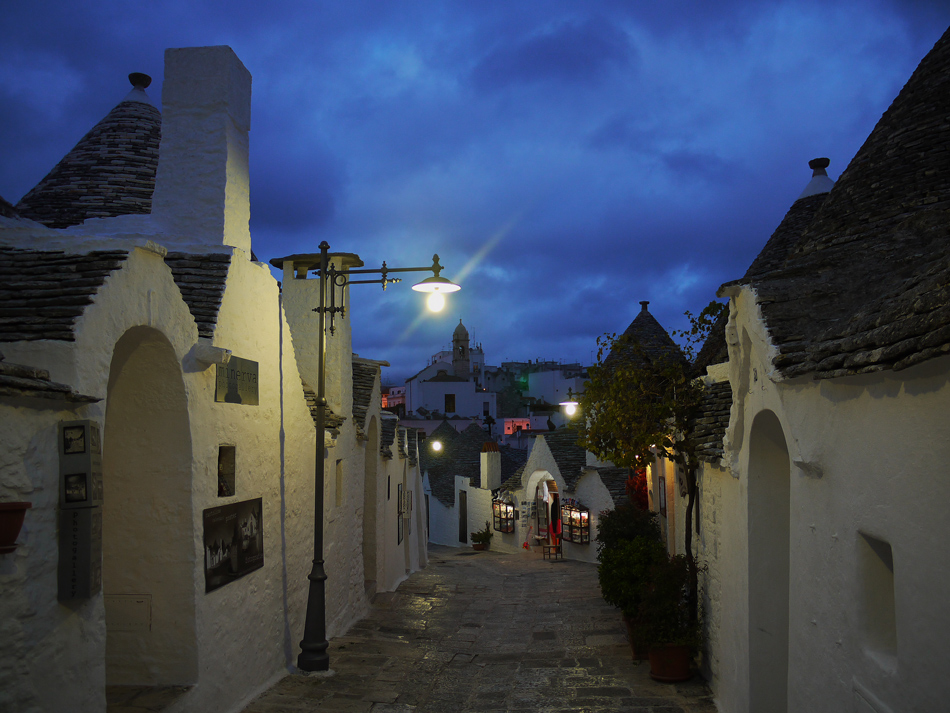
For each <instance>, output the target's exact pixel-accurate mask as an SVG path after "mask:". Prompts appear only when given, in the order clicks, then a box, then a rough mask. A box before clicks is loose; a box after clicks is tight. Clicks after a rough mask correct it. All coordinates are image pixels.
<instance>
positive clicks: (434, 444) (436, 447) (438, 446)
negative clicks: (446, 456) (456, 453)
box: [432, 441, 442, 453]
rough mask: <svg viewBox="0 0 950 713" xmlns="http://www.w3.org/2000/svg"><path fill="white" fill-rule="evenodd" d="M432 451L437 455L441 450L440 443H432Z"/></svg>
mask: <svg viewBox="0 0 950 713" xmlns="http://www.w3.org/2000/svg"><path fill="white" fill-rule="evenodd" d="M432 450H434V451H436V452H437V453H438V452H439V451H441V450H442V441H432Z"/></svg>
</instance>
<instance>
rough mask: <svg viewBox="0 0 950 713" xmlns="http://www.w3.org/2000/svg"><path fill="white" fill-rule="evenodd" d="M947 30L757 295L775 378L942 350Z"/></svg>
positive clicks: (949, 182)
mask: <svg viewBox="0 0 950 713" xmlns="http://www.w3.org/2000/svg"><path fill="white" fill-rule="evenodd" d="M948 116H950V30H948V31H947V32H946V33H944V35H943V37H941V38H940V40H938V42H937V44H936V45H935V46H934V48H933V50H931V52H930V53H929V54H928V55H927V56H926V57H925V58H924V59H923V61H922V62H921V63H920V65H919V66H918V68H917V70H916V71H915V72H914V74H913V76H911V78H910V80H909V81H908V82H907V84H906V85H905V86H904V88H903V90H902V91H901V92H900V94H899V95H898V96H897V98H896V99H895V100H894V102H893V104H891V106H890V108H889V109H888V110H887V111H886V112H885V113H884V115H883V116H882V117H881V120H880V121H879V122H878V124H877V126H876V127H875V128H874V130H873V131H872V132H871V134H870V136H869V137H868V139H867V141H866V142H865V143H864V145H863V146H862V147H861V149H860V150H859V151H858V153H857V155H856V156H855V157H854V159H853V160H852V161H851V163H850V164H849V166H848V168H847V169H846V170H845V171H844V173H842V174H841V176H840V177H839V179H838V182H837V183H836V184H835V186H834V188H832V190H831V192H830V193H829V194H828V196H827V198H826V200H825V202H824V203H823V204H822V205H821V207H820V208H819V210H818V211H817V213H816V214H815V217H814V220H812V222H811V223H810V224H809V225H808V227H807V228H806V229H804V231H803V232H802V233H801V235H800V237H799V238H798V240H797V241H796V242H795V243H794V246H792V247H791V248H790V249H789V250H788V252H787V255H786V257H785V259H784V261H782V262H781V264H780V265H779V266H778V267H775V268H774V269H771V270H770V271H768V272H765V273H762V274H758V275H753V276H752V277H750V278H749V279H747V280H742V281H741V282H744V283H749V284H751V285H752V286H753V287H754V288H755V290H756V294H757V299H758V301H759V303H760V305H761V309H762V313H763V316H764V317H765V322H766V325H767V327H768V330H769V333H770V336H771V339H772V341H773V343H774V344H775V345H776V347H777V348H778V352H779V353H778V355H777V356H776V357H775V359H774V362H773V363H774V366H775V367H776V368H777V370H778V371H779V373H780V374H781V376H783V377H784V378H792V377H797V376H804V375H810V376H812V377H814V378H832V377H839V376H845V375H848V374H861V373H865V372H873V371H880V370H883V369H893V370H900V369H903V368H906V367H908V366H912V365H914V364H918V363H920V362H922V361H925V360H927V359H930V358H933V357H936V356H940V355H943V354H947V353H950V171H948V170H947V166H950V121H948V120H947V117H948Z"/></svg>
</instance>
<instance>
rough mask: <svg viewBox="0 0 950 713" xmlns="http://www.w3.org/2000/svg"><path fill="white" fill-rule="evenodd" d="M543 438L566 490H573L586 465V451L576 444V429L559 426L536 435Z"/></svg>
mask: <svg viewBox="0 0 950 713" xmlns="http://www.w3.org/2000/svg"><path fill="white" fill-rule="evenodd" d="M538 438H539V439H543V440H544V442H545V443H546V444H547V446H548V448H549V449H550V450H551V455H552V456H553V457H554V462H555V463H557V468H558V470H559V471H560V473H561V477H562V478H564V486H565V487H566V488H567V490H569V491H571V492H574V488H576V487H577V481H578V479H579V478H580V477H581V475H582V474H583V470H584V468H586V467H587V451H585V450H584V448H583V446H579V445H577V440H578V438H579V436H578V433H577V431H575V430H574V429H572V428H559V429H558V430H556V431H549V432H548V433H544V434H541V435H540V436H538Z"/></svg>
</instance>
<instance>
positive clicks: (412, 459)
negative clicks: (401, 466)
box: [406, 428, 422, 468]
mask: <svg viewBox="0 0 950 713" xmlns="http://www.w3.org/2000/svg"><path fill="white" fill-rule="evenodd" d="M420 432H422V429H420V428H407V429H406V436H407V438H408V439H409V465H410V466H411V467H413V468H415V467H416V466H417V465H419V433H420Z"/></svg>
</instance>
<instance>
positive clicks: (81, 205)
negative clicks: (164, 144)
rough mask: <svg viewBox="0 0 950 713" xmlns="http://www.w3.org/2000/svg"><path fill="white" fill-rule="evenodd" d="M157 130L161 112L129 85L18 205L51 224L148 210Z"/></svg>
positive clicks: (155, 164) (159, 133)
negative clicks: (110, 109) (125, 91)
mask: <svg viewBox="0 0 950 713" xmlns="http://www.w3.org/2000/svg"><path fill="white" fill-rule="evenodd" d="M146 86H147V84H146ZM161 136H162V116H161V113H160V112H159V111H158V109H156V108H155V107H154V106H153V105H152V104H151V103H150V102H149V100H148V98H147V97H146V96H145V92H144V91H143V89H141V88H138V89H133V90H132V92H130V94H129V96H127V97H126V98H125V99H123V100H122V101H121V102H119V104H118V106H116V107H115V108H114V109H113V110H112V111H110V112H109V113H108V114H107V115H106V117H105V118H104V119H103V120H102V121H100V122H99V123H98V124H96V125H95V126H94V127H93V128H92V130H91V131H90V132H89V133H88V134H86V135H85V136H84V137H82V139H80V140H79V143H77V144H76V145H75V146H74V147H73V149H72V150H71V151H70V152H69V153H68V154H66V156H65V157H63V159H62V160H61V161H60V162H59V163H58V164H56V166H55V167H54V168H53V170H52V171H50V172H49V173H48V174H47V175H46V177H45V178H44V179H43V180H42V181H40V182H39V183H38V184H37V185H36V186H35V187H34V188H33V189H32V190H31V191H30V192H29V193H27V194H26V195H25V196H23V198H22V199H21V200H20V202H19V203H18V204H17V206H16V208H17V210H18V211H19V212H20V214H21V215H23V216H25V217H27V218H31V219H33V220H35V221H38V222H40V223H42V224H43V225H46V226H48V227H50V228H66V227H69V226H70V225H78V224H79V223H82V222H83V221H84V220H86V219H87V218H108V217H112V216H117V215H126V214H130V213H150V212H151V210H152V192H153V191H154V189H155V169H156V168H157V167H158V146H159V143H160V141H161Z"/></svg>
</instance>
